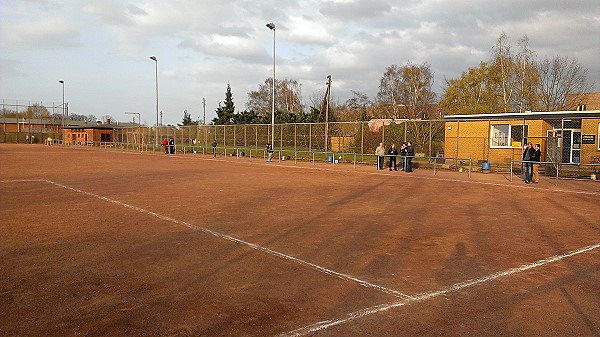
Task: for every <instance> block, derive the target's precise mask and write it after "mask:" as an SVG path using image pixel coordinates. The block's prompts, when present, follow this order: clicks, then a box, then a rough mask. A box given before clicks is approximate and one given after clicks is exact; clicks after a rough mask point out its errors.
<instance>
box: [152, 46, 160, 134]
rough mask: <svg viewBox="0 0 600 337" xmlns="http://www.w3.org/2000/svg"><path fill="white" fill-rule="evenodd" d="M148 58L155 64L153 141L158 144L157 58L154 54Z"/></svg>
mask: <svg viewBox="0 0 600 337" xmlns="http://www.w3.org/2000/svg"><path fill="white" fill-rule="evenodd" d="M150 59H151V60H152V61H154V64H155V67H154V71H155V73H154V74H155V75H154V78H155V79H156V128H155V129H154V141H155V143H156V145H158V125H159V124H158V60H157V59H156V56H150Z"/></svg>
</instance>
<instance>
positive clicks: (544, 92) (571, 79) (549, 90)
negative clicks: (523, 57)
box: [537, 56, 591, 111]
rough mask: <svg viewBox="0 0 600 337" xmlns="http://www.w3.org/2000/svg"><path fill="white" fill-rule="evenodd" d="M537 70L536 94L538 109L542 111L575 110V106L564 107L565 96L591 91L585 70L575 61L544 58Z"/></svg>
mask: <svg viewBox="0 0 600 337" xmlns="http://www.w3.org/2000/svg"><path fill="white" fill-rule="evenodd" d="M537 68H538V73H539V83H538V84H537V92H538V97H539V104H540V108H541V109H542V110H544V111H559V110H575V108H576V107H575V106H566V101H565V100H566V96H567V94H583V93H585V92H587V91H590V90H591V85H590V84H589V83H588V80H587V69H585V68H584V67H583V66H582V65H581V64H580V63H579V62H577V61H576V60H575V59H570V58H568V57H558V56H555V57H553V58H552V59H548V58H545V59H544V60H542V61H540V62H538V64H537Z"/></svg>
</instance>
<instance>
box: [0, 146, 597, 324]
mask: <svg viewBox="0 0 600 337" xmlns="http://www.w3.org/2000/svg"><path fill="white" fill-rule="evenodd" d="M0 160H1V161H0V163H1V164H0V165H1V166H0V181H1V182H0V192H1V194H0V195H1V199H0V201H1V203H0V219H1V222H0V304H1V310H0V335H2V336H275V335H284V336H292V335H294V334H298V335H318V336H490V335H494V336H532V335H540V336H542V335H543V336H598V335H599V334H600V320H599V318H600V295H599V294H600V282H598V280H599V279H600V235H599V234H600V184H599V183H598V182H592V181H560V182H559V185H558V186H555V185H554V184H555V181H554V180H547V179H544V180H542V182H541V183H540V184H538V185H524V184H523V183H522V182H521V180H520V179H519V178H517V177H515V179H514V180H513V182H510V181H508V180H507V177H505V176H502V175H494V174H491V175H484V174H479V173H474V174H473V175H472V177H471V178H468V177H467V175H466V174H465V173H458V172H440V173H439V174H438V175H433V173H432V171H429V170H425V169H421V170H416V171H415V172H413V173H411V174H406V173H400V172H389V171H375V170H374V168H373V167H358V168H353V167H352V166H351V165H327V164H320V165H315V166H313V165H310V164H308V163H304V164H297V165H294V163H293V162H290V161H286V162H280V163H265V162H264V161H263V160H260V159H248V158H231V157H228V158H223V157H221V158H217V159H212V158H210V157H208V156H207V157H205V156H201V155H180V154H177V155H174V156H167V155H164V154H159V153H144V154H139V153H133V152H121V151H112V150H98V149H87V148H68V147H60V146H51V147H47V146H42V145H37V146H36V145H23V144H21V145H7V144H0ZM536 262H537V264H533V263H536ZM322 322H325V323H322ZM329 323H331V324H329Z"/></svg>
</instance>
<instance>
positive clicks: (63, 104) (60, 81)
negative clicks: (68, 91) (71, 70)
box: [58, 80, 65, 127]
mask: <svg viewBox="0 0 600 337" xmlns="http://www.w3.org/2000/svg"><path fill="white" fill-rule="evenodd" d="M58 83H60V84H62V90H63V102H62V108H63V113H62V124H63V127H64V126H65V81H63V80H58Z"/></svg>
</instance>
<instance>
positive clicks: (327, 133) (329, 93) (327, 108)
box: [325, 75, 331, 152]
mask: <svg viewBox="0 0 600 337" xmlns="http://www.w3.org/2000/svg"><path fill="white" fill-rule="evenodd" d="M330 96H331V75H327V97H326V98H327V101H326V105H325V152H327V145H328V143H329V97H330Z"/></svg>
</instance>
